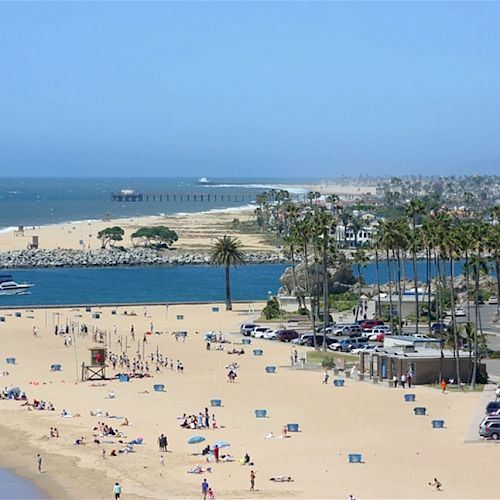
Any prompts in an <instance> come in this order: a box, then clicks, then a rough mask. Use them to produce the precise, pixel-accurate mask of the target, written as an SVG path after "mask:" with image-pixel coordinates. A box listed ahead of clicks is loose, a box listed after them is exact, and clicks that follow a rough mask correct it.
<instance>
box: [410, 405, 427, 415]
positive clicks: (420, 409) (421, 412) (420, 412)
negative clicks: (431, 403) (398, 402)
mask: <svg viewBox="0 0 500 500" xmlns="http://www.w3.org/2000/svg"><path fill="white" fill-rule="evenodd" d="M426 411H427V408H425V407H424V406H416V407H415V408H413V413H414V414H415V415H425V412H426Z"/></svg>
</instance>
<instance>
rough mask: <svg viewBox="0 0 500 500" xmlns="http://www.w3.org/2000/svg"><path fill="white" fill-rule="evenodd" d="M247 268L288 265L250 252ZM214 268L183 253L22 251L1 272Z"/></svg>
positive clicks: (202, 256)
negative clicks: (206, 266) (130, 268)
mask: <svg viewBox="0 0 500 500" xmlns="http://www.w3.org/2000/svg"><path fill="white" fill-rule="evenodd" d="M245 262H246V263H247V264H274V263H280V262H287V261H286V259H285V258H284V256H283V255H281V254H279V253H271V252H262V253H260V252H254V253H252V252H248V253H246V254H245ZM168 264H171V265H186V264H198V265H202V264H210V255H209V253H207V252H201V251H197V252H182V251H179V250H151V249H147V248H132V249H129V250H118V249H99V250H65V249H54V250H42V249H38V250H18V251H9V252H1V253H0V268H4V269H6V268H9V269H13V268H33V267H36V268H41V267H113V266H154V265H168Z"/></svg>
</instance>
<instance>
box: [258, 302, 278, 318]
mask: <svg viewBox="0 0 500 500" xmlns="http://www.w3.org/2000/svg"><path fill="white" fill-rule="evenodd" d="M280 312H281V311H280V304H279V302H278V299H277V298H276V297H273V298H272V299H271V300H268V301H267V304H266V307H264V309H262V316H264V318H265V319H274V318H279V316H280Z"/></svg>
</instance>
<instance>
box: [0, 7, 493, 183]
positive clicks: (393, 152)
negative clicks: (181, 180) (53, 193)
mask: <svg viewBox="0 0 500 500" xmlns="http://www.w3.org/2000/svg"><path fill="white" fill-rule="evenodd" d="M499 26H500V4H499V3H494V2H491V3H479V2H474V3H465V2H457V3H451V2H445V3H429V2H427V3H411V2H398V3H396V2H392V3H375V2H366V3H351V2H350V3H326V2H320V3H312V2H307V3H299V2H293V3H277V2H273V3H264V2H260V3H242V2H233V3H230V2H226V3H210V2H201V3H186V2H182V3H158V2H153V3H139V2H136V3H118V2H109V3H94V2H88V3H83V2H80V3H57V2H54V3H43V2H38V3H0V64H1V72H0V75H1V76H0V175H88V176H94V175H111V176H112V175H139V176H143V175H151V176H158V175H160V176H163V175H165V176H179V175H183V176H191V175H192V176H200V175H206V176H219V177H223V176H225V175H230V176H231V177H234V176H236V175H241V176H242V177H249V176H252V177H255V176H273V177H277V176H288V175H289V176H294V177H296V176H307V177H311V176H317V177H322V178H327V177H335V176H340V175H353V174H361V175H365V174H369V175H377V174H380V175H386V174H398V175H402V174H436V173H443V174H450V173H457V174H462V173H499V171H500V29H499V28H498V27H499Z"/></svg>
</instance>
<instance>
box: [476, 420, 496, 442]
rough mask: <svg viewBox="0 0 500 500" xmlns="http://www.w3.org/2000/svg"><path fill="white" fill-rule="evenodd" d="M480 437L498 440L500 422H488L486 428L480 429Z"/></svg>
mask: <svg viewBox="0 0 500 500" xmlns="http://www.w3.org/2000/svg"><path fill="white" fill-rule="evenodd" d="M479 435H480V436H482V437H484V438H490V439H495V440H497V439H498V438H499V437H500V422H494V421H492V422H488V423H487V424H486V425H485V426H484V427H480V428H479Z"/></svg>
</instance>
